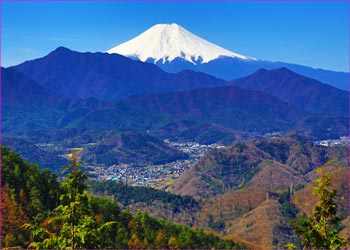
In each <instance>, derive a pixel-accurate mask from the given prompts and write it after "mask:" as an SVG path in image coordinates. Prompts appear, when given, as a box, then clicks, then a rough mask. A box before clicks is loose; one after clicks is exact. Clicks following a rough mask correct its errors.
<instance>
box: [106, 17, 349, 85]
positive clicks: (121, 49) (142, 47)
mask: <svg viewBox="0 0 350 250" xmlns="http://www.w3.org/2000/svg"><path fill="white" fill-rule="evenodd" d="M107 52H108V53H117V54H121V55H124V56H127V57H129V58H132V59H136V60H140V61H143V62H149V63H153V64H155V65H157V66H158V67H160V68H161V69H163V70H165V71H167V72H172V73H177V72H180V71H182V70H185V69H190V70H194V71H198V72H204V73H207V74H210V75H213V76H216V77H218V78H222V79H225V80H232V79H235V78H239V77H244V76H247V75H249V74H252V73H254V72H255V71H257V70H259V69H261V68H265V69H276V68H282V67H286V68H288V69H290V70H292V71H294V72H297V73H299V74H302V75H305V76H307V77H310V78H314V79H316V80H318V81H321V82H324V83H328V84H330V85H333V86H335V87H337V88H340V89H343V90H349V81H350V75H349V73H347V72H334V71H330V70H324V69H314V68H311V67H307V66H303V65H298V64H291V63H286V62H271V61H266V60H261V59H256V58H253V57H249V56H245V55H241V54H238V53H236V52H233V51H229V50H227V49H224V48H222V47H220V46H218V45H215V44H213V43H211V42H209V41H206V40H205V39H203V38H201V37H199V36H197V35H195V34H193V33H191V32H190V31H188V30H186V29H185V28H183V27H181V26H180V25H178V24H176V23H172V24H157V25H154V26H152V27H151V28H149V29H148V30H146V31H144V32H143V33H142V34H140V35H138V36H136V37H135V38H133V39H131V40H129V41H126V42H124V43H122V44H119V45H117V46H115V47H113V48H111V49H109V50H107Z"/></svg>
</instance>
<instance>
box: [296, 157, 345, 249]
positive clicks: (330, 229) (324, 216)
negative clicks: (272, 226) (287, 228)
mask: <svg viewBox="0 0 350 250" xmlns="http://www.w3.org/2000/svg"><path fill="white" fill-rule="evenodd" d="M329 165H330V163H327V164H326V165H325V166H324V167H323V168H320V169H318V171H317V172H318V173H319V174H320V178H319V179H317V187H315V188H314V190H313V194H314V195H316V196H318V197H319V201H318V202H317V203H316V204H315V206H314V209H313V215H312V216H311V217H309V218H305V217H298V218H297V223H296V224H295V232H296V234H297V235H299V236H300V237H301V239H302V244H303V245H304V246H305V247H307V248H309V247H311V248H317V249H339V248H341V247H343V246H345V244H346V241H345V240H344V239H343V238H341V237H340V236H339V231H338V227H339V224H340V222H341V219H340V217H339V216H338V215H337V204H336V203H335V201H334V198H335V196H336V194H337V191H336V190H332V189H331V188H330V186H331V173H330V172H326V169H327V167H328V166H329Z"/></svg>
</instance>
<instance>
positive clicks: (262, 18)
mask: <svg viewBox="0 0 350 250" xmlns="http://www.w3.org/2000/svg"><path fill="white" fill-rule="evenodd" d="M349 5H350V3H349V2H159V1H158V2H113V1H109V2H83V1H80V2H11V1H2V2H1V9H2V10H1V11H2V13H1V16H2V20H1V22H2V23H1V47H2V48H1V63H2V66H5V67H8V66H11V65H16V64H19V63H21V62H23V61H25V60H30V59H34V58H38V57H42V56H45V55H46V54H48V53H49V52H50V51H52V50H54V49H55V48H57V47H58V46H65V47H68V48H70V49H72V50H76V51H81V52H84V51H91V52H95V51H105V50H107V49H110V48H111V47H114V46H116V45H117V44H120V43H122V42H125V41H127V40H129V39H131V38H133V37H134V36H136V35H138V34H140V33H141V32H143V31H144V30H146V29H148V28H150V27H151V26H153V25H155V24H157V23H173V22H175V23H177V24H179V25H181V26H183V27H184V28H186V29H188V30H189V31H191V32H192V33H194V34H196V35H199V36H201V37H202V38H204V39H206V40H208V41H210V42H213V43H216V44H218V45H220V46H222V47H224V48H226V49H229V50H232V51H234V52H237V53H240V54H243V55H247V56H251V57H255V58H259V59H264V60H270V61H283V62H289V63H297V64H302V65H308V66H312V67H315V68H324V69H331V70H336V71H349V34H348V31H349V12H350V11H349Z"/></svg>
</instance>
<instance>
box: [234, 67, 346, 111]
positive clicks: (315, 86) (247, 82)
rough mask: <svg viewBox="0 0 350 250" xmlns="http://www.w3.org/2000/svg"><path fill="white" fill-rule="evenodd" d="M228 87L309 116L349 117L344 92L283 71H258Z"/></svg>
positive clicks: (285, 69) (281, 69)
mask: <svg viewBox="0 0 350 250" xmlns="http://www.w3.org/2000/svg"><path fill="white" fill-rule="evenodd" d="M231 83H232V84H233V85H235V86H238V87H241V88H244V89H250V90H258V91H261V92H264V93H267V94H270V95H273V96H275V97H277V98H278V99H280V100H283V101H285V102H288V103H290V104H293V105H295V106H296V107H299V108H302V109H305V110H306V111H308V112H311V113H321V114H328V115H334V116H344V117H348V116H349V105H348V104H349V92H348V91H344V90H340V89H337V88H335V87H333V86H331V85H328V84H324V83H321V82H319V81H317V80H314V79H311V78H308V77H305V76H302V75H299V74H297V73H294V72H292V71H290V70H289V69H287V68H280V69H274V70H265V69H261V70H258V71H256V72H255V73H254V74H252V75H249V76H247V77H244V78H240V79H236V80H234V81H231Z"/></svg>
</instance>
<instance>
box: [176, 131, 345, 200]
mask: <svg viewBox="0 0 350 250" xmlns="http://www.w3.org/2000/svg"><path fill="white" fill-rule="evenodd" d="M338 150H341V151H342V152H343V153H340V154H339V152H338V153H336V151H334V149H332V148H326V147H322V146H316V145H313V144H312V143H311V142H310V141H308V140H307V139H306V138H304V137H301V136H299V135H296V134H294V133H292V134H290V135H289V136H286V137H284V138H276V139H269V140H262V141H256V142H247V143H237V144H236V145H234V146H232V147H227V148H224V149H218V150H215V151H212V152H211V153H209V154H207V155H205V156H204V157H203V158H201V159H200V160H199V161H198V162H197V163H196V164H195V165H193V166H192V167H191V168H190V170H189V171H188V172H186V173H185V174H183V175H182V176H181V177H180V178H179V179H177V180H176V182H175V183H174V186H173V187H172V188H171V191H172V192H174V193H175V194H181V195H191V196H194V197H196V198H204V197H214V196H218V195H220V194H223V193H225V190H228V189H237V188H242V187H244V186H246V185H252V186H262V187H264V186H266V185H267V184H268V187H269V188H274V187H281V186H289V185H290V183H294V184H297V183H304V182H306V181H308V179H307V176H306V177H305V175H306V174H307V173H310V172H312V171H313V170H314V169H316V168H317V167H319V166H322V165H323V164H325V163H326V162H327V161H329V160H331V159H333V158H334V157H337V155H338V158H339V156H340V159H339V160H341V161H344V156H345V155H346V152H345V150H346V148H345V147H344V148H342V149H338Z"/></svg>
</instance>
